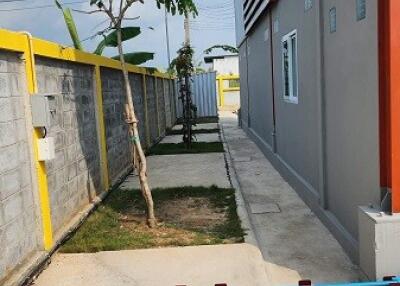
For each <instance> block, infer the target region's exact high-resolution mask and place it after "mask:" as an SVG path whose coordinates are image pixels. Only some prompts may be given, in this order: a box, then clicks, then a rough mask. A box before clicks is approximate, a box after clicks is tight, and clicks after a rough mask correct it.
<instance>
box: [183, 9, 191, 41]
mask: <svg viewBox="0 0 400 286" xmlns="http://www.w3.org/2000/svg"><path fill="white" fill-rule="evenodd" d="M183 26H184V28H185V45H186V46H190V24H189V13H185V21H184V23H183Z"/></svg>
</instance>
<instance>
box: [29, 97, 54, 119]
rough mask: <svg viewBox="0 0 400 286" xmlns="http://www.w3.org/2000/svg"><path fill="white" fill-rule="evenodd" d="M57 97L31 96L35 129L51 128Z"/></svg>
mask: <svg viewBox="0 0 400 286" xmlns="http://www.w3.org/2000/svg"><path fill="white" fill-rule="evenodd" d="M54 101H55V97H54V96H52V95H41V94H35V95H33V96H31V105H32V125H33V127H49V126H50V123H51V115H52V112H55V102H54Z"/></svg>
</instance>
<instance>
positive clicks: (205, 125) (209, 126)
mask: <svg viewBox="0 0 400 286" xmlns="http://www.w3.org/2000/svg"><path fill="white" fill-rule="evenodd" d="M217 128H219V127H218V123H202V124H196V126H193V129H207V130H210V129H217ZM181 129H182V124H178V125H175V126H174V127H172V130H181Z"/></svg>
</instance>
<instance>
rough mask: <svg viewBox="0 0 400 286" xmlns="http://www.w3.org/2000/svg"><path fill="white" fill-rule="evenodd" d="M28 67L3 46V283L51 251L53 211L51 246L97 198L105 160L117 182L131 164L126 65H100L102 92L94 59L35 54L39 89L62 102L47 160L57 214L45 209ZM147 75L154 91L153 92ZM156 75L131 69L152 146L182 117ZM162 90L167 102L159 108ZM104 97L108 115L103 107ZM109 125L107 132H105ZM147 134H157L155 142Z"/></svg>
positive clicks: (52, 208)
mask: <svg viewBox="0 0 400 286" xmlns="http://www.w3.org/2000/svg"><path fill="white" fill-rule="evenodd" d="M25 56H26V55H25ZM25 59H26V57H25ZM25 69H26V65H25V61H24V60H22V54H18V53H17V52H15V53H14V52H6V51H5V50H1V49H0V247H1V254H0V285H3V283H4V282H5V281H8V278H9V277H11V275H13V274H15V273H16V272H17V270H21V269H27V268H26V267H28V266H30V265H32V263H34V261H35V259H37V258H38V257H41V256H40V254H41V253H42V252H43V251H45V244H44V240H43V238H44V236H46V235H48V233H46V235H45V231H44V228H45V227H44V224H43V219H44V217H45V216H46V215H49V217H50V218H51V228H52V231H53V232H52V233H50V236H52V239H53V243H50V244H51V245H50V246H47V248H46V251H49V247H50V248H51V247H54V245H55V242H56V241H57V240H58V239H60V238H61V237H63V236H64V235H65V234H66V232H67V227H68V226H69V225H71V223H73V222H75V221H76V219H77V218H79V216H80V215H81V212H82V211H83V210H84V209H85V208H87V207H88V206H89V205H90V204H91V203H92V202H93V200H94V199H95V198H96V196H98V195H100V194H101V193H103V192H104V191H106V187H105V185H104V184H103V182H105V181H104V180H103V179H104V178H103V177H102V176H103V174H104V173H106V172H104V173H103V170H102V168H101V166H102V164H101V162H102V160H104V159H106V160H107V163H108V164H107V166H108V169H107V170H106V171H107V172H108V176H109V178H108V179H109V182H110V186H112V185H113V184H114V183H115V182H116V181H117V180H118V179H120V178H121V176H122V175H124V173H125V172H126V171H127V169H128V168H129V167H130V164H131V154H130V153H131V148H130V147H131V146H130V143H129V140H128V136H127V127H126V123H125V120H124V116H123V110H124V104H125V91H124V89H123V80H122V73H121V71H120V70H118V69H112V68H105V67H101V68H100V75H101V76H100V81H101V88H102V94H101V95H102V98H100V97H99V94H98V92H97V91H98V89H97V87H96V77H95V72H96V69H95V65H94V64H93V63H92V64H83V63H77V62H73V61H72V60H71V61H70V60H69V59H64V60H61V59H50V58H47V57H42V56H35V66H34V73H35V75H36V84H37V89H38V90H37V94H42V95H47V96H51V97H52V99H51V100H52V101H53V103H54V106H55V111H54V112H51V123H50V126H47V129H46V132H47V136H48V137H53V138H54V139H55V159H53V160H50V161H46V163H45V167H46V168H45V175H46V177H47V190H46V192H47V191H48V196H49V207H50V213H49V214H47V213H45V212H44V213H43V208H41V207H40V206H41V203H42V204H43V201H42V200H40V199H39V197H40V196H39V187H38V185H39V183H38V174H37V173H38V172H37V171H36V164H37V162H36V159H35V157H34V155H33V154H34V147H33V142H34V140H33V131H34V130H33V126H32V118H31V107H30V97H29V94H28V88H27V87H28V85H29V84H28V80H30V78H27V75H26V74H25ZM138 72H139V71H138ZM144 78H146V87H147V90H148V91H149V92H148V94H147V97H146V96H145V89H144V86H143V79H144ZM155 80H156V76H155V75H146V76H144V75H143V74H139V73H130V83H131V87H132V91H133V100H134V104H135V111H136V114H137V117H138V119H139V132H140V136H141V141H142V144H143V145H144V146H145V147H147V148H148V147H150V145H151V144H154V142H157V141H158V139H159V138H160V134H165V128H166V123H165V122H166V121H167V119H166V114H167V113H168V114H169V116H170V117H171V118H170V119H169V120H168V121H169V122H171V123H172V122H175V119H173V118H172V116H173V114H174V111H172V110H169V111H168V112H167V111H166V108H171V106H173V105H171V104H170V105H169V107H168V106H167V105H166V100H165V98H164V96H166V97H168V98H171V97H172V96H173V95H171V94H168V93H165V92H164V90H163V88H162V84H160V87H159V88H157V90H156V89H155ZM163 80H164V81H165V82H166V83H169V84H171V82H172V80H168V79H163ZM158 81H159V80H158ZM156 92H158V104H161V106H159V107H158V108H157V104H156V103H157V102H156ZM146 98H147V102H145V99H146ZM100 100H102V102H103V114H101V113H100V110H99V105H98V104H99V101H100ZM167 101H168V100H167ZM145 103H146V104H145ZM147 107H148V110H147V111H146V108H147ZM158 111H159V112H160V113H158ZM146 113H147V114H146ZM102 116H104V118H102ZM146 118H147V121H146ZM101 123H104V129H105V130H104V131H105V134H101V132H100V130H101ZM159 123H161V124H162V125H159ZM159 128H160V129H159ZM147 130H148V131H147ZM147 137H149V138H151V140H150V142H149V143H150V145H148V144H147V139H146V138H147ZM103 138H105V140H104V141H103ZM102 144H104V145H105V147H106V151H107V158H103V159H101V158H102V155H101V154H102V151H101V150H102V148H101V145H102ZM104 157H105V156H104ZM45 186H46V185H45ZM40 190H43V187H41V189H40ZM41 195H42V196H43V193H41ZM44 207H46V206H45V205H44ZM46 226H47V225H46ZM43 257H44V256H43ZM14 278H15V277H14Z"/></svg>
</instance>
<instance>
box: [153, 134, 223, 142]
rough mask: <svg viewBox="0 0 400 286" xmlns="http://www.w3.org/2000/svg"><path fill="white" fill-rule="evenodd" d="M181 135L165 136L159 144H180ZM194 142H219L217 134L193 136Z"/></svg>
mask: <svg viewBox="0 0 400 286" xmlns="http://www.w3.org/2000/svg"><path fill="white" fill-rule="evenodd" d="M181 142H182V135H169V136H165V137H164V139H163V140H161V142H160V143H175V144H176V143H181ZM194 142H221V139H220V138H219V134H218V132H216V133H200V134H195V138H194Z"/></svg>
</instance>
